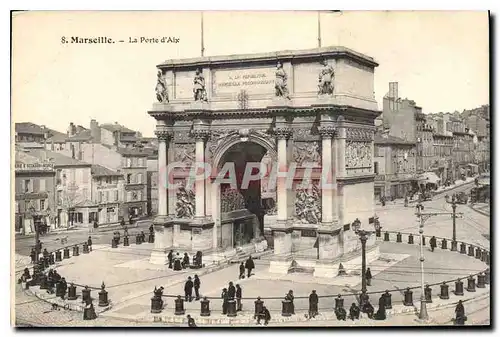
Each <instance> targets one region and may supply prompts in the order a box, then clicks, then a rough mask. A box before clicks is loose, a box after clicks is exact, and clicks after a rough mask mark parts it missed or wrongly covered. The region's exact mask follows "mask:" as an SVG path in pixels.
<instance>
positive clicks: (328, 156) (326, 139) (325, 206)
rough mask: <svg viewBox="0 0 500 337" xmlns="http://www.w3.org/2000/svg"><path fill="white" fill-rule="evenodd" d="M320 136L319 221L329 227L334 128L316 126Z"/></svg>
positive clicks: (332, 203) (331, 221) (331, 207)
mask: <svg viewBox="0 0 500 337" xmlns="http://www.w3.org/2000/svg"><path fill="white" fill-rule="evenodd" d="M318 131H319V134H320V136H321V145H322V146H321V156H322V157H321V222H322V224H323V226H325V227H331V226H332V223H333V215H334V213H336V212H335V211H334V209H333V207H334V200H333V199H334V192H335V191H336V190H335V183H336V181H335V180H334V171H335V168H334V166H333V165H334V161H333V146H332V144H333V141H332V139H333V136H334V134H335V128H334V127H333V126H331V125H327V126H321V127H319V128H318Z"/></svg>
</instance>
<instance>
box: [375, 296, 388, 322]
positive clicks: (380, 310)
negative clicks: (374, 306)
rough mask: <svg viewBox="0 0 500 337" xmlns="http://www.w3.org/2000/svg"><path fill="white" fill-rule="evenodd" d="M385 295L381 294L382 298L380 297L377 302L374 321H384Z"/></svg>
mask: <svg viewBox="0 0 500 337" xmlns="http://www.w3.org/2000/svg"><path fill="white" fill-rule="evenodd" d="M385 305H386V303H385V295H384V294H382V296H380V299H379V300H378V311H377V313H376V314H375V319H376V320H379V321H380V320H384V319H386V314H385Z"/></svg>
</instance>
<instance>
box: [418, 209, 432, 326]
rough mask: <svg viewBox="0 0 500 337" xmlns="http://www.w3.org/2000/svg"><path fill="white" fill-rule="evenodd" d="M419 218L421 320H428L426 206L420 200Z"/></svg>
mask: <svg viewBox="0 0 500 337" xmlns="http://www.w3.org/2000/svg"><path fill="white" fill-rule="evenodd" d="M415 207H416V209H417V218H418V220H419V222H420V224H419V230H418V232H419V234H420V276H421V283H422V284H421V288H422V289H421V293H420V314H419V318H420V319H421V320H427V319H428V318H429V315H428V314H427V303H426V301H425V284H424V260H425V259H424V245H423V235H424V218H423V215H422V211H423V210H424V206H423V205H422V204H421V203H420V202H419V203H418V204H417V205H416V206H415Z"/></svg>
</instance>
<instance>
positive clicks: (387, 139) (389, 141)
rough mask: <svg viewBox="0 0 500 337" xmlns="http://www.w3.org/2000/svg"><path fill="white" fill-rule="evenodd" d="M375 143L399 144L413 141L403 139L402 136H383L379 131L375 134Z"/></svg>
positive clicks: (410, 143)
mask: <svg viewBox="0 0 500 337" xmlns="http://www.w3.org/2000/svg"><path fill="white" fill-rule="evenodd" d="M374 143H375V144H399V145H415V142H411V141H407V140H404V139H403V138H399V137H395V136H390V135H387V137H384V136H383V135H382V134H380V133H376V134H375V139H374Z"/></svg>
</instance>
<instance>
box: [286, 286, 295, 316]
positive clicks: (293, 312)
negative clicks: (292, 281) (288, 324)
mask: <svg viewBox="0 0 500 337" xmlns="http://www.w3.org/2000/svg"><path fill="white" fill-rule="evenodd" d="M294 298H295V297H294V296H293V290H289V291H288V294H286V295H285V301H290V309H291V310H290V313H291V314H292V315H295V305H294V304H293V299H294Z"/></svg>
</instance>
